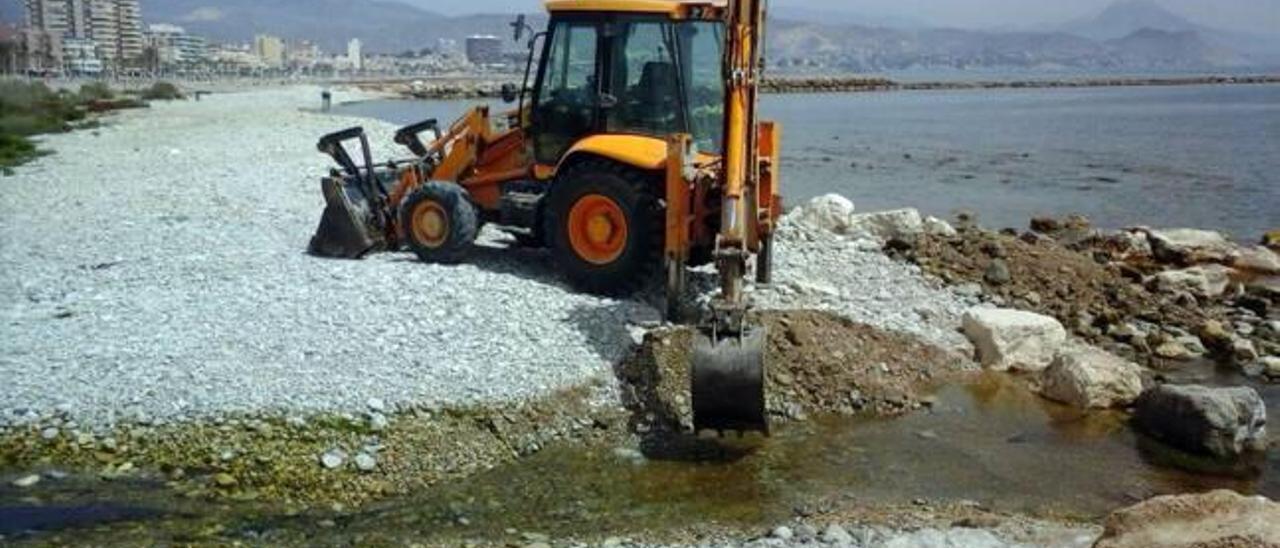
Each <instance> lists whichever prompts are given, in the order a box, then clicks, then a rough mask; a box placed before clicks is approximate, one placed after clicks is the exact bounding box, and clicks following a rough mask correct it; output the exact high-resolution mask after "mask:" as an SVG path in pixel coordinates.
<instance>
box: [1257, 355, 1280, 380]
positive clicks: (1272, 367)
mask: <svg viewBox="0 0 1280 548" xmlns="http://www.w3.org/2000/svg"><path fill="white" fill-rule="evenodd" d="M1258 363H1259V364H1260V365H1261V366H1262V371H1261V373H1262V374H1263V375H1266V376H1267V377H1269V378H1273V379H1275V378H1280V357H1277V356H1267V357H1265V358H1262V359H1260V360H1258Z"/></svg>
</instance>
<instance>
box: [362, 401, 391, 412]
mask: <svg viewBox="0 0 1280 548" xmlns="http://www.w3.org/2000/svg"><path fill="white" fill-rule="evenodd" d="M365 405H367V406H368V407H369V410H370V411H373V412H375V413H386V412H387V404H386V403H384V402H383V401H382V398H369V401H366V402H365Z"/></svg>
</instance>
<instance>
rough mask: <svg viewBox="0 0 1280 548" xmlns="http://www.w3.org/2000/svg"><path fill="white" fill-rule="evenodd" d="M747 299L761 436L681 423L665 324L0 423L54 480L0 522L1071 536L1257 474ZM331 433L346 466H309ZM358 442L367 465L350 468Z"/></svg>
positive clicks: (948, 358) (142, 539)
mask: <svg viewBox="0 0 1280 548" xmlns="http://www.w3.org/2000/svg"><path fill="white" fill-rule="evenodd" d="M758 319H759V321H760V322H762V323H763V324H765V325H767V326H768V329H769V344H768V359H769V363H770V365H771V369H770V371H769V374H768V381H767V382H768V391H767V393H768V394H769V399H768V409H769V413H770V416H771V419H772V420H773V422H774V423H775V424H776V425H778V427H777V428H776V429H775V432H774V433H773V436H772V437H770V438H767V439H766V438H760V437H747V438H744V439H738V438H736V437H733V436H730V437H728V438H715V437H696V436H693V435H691V434H688V433H687V432H688V423H689V419H690V417H689V402H688V395H687V387H688V373H687V370H686V369H685V367H687V352H688V348H689V342H690V339H691V337H692V331H691V330H689V329H687V328H660V329H655V330H652V331H650V332H649V333H648V334H647V336H646V337H645V338H644V340H643V342H641V343H640V344H638V345H637V346H636V347H635V349H634V351H633V352H632V353H631V354H630V355H629V356H628V357H627V358H626V359H625V360H623V361H622V362H621V363H619V364H618V365H617V367H616V368H615V376H616V379H610V380H609V381H600V382H598V383H594V384H591V385H587V386H581V387H578V388H575V389H572V390H567V391H563V392H560V393H558V394H556V395H554V396H552V397H548V398H544V399H541V400H537V401H532V402H528V403H524V404H519V405H512V406H505V407H490V408H472V409H419V410H415V411H411V412H407V413H403V414H401V415H399V416H397V417H395V418H393V419H392V420H390V421H389V423H388V424H387V425H386V426H385V427H384V428H373V427H371V426H370V425H369V424H368V423H367V421H364V420H362V419H351V418H341V417H330V418H313V419H310V420H308V421H306V422H305V423H299V422H297V421H283V420H281V421H276V420H266V419H261V418H258V419H254V418H242V419H226V420H223V421H220V423H211V424H203V425H188V426H183V427H174V428H154V429H153V428H145V429H142V430H139V429H138V428H140V427H135V428H134V429H124V430H121V431H119V432H118V434H117V436H116V437H115V438H114V441H113V442H112V443H110V444H109V445H110V446H109V447H103V446H101V445H100V444H95V445H94V446H92V447H89V446H83V445H80V444H78V443H76V441H75V440H68V439H59V440H55V441H50V440H44V439H42V438H41V436H40V433H39V432H36V431H31V432H26V433H20V434H14V435H10V436H8V437H7V438H6V439H5V440H4V441H3V445H2V446H0V447H2V451H3V453H2V454H3V459H4V461H3V462H4V467H5V469H21V470H39V471H41V472H43V473H44V474H45V475H44V477H46V478H58V479H46V480H45V481H43V482H42V483H41V484H39V485H38V486H37V487H36V488H34V489H32V488H27V489H22V490H19V489H17V488H15V487H12V486H9V485H6V486H5V487H0V498H2V499H3V500H19V499H21V500H24V501H25V504H24V505H23V507H22V508H8V509H5V510H4V512H5V513H6V514H7V515H6V519H5V520H3V521H4V522H5V523H6V526H5V530H4V531H0V534H4V535H8V536H9V538H8V539H7V540H26V541H30V542H33V543H35V544H64V543H68V542H70V543H76V542H79V541H87V540H89V539H92V540H93V541H94V542H97V543H107V544H115V543H120V544H150V543H155V542H169V541H178V542H189V543H194V544H227V543H234V542H265V543H270V544H276V545H279V544H285V545H305V544H311V543H315V542H324V543H343V542H350V543H355V544H358V545H364V544H369V543H374V544H407V543H413V542H417V543H421V544H424V545H457V544H465V543H474V544H478V545H509V544H510V543H515V544H517V545H521V544H536V543H537V542H538V541H540V540H541V539H547V540H551V539H555V541H556V542H563V541H566V540H568V539H573V540H574V541H585V542H601V541H603V540H605V537H620V536H625V537H628V538H642V539H645V541H646V542H664V543H666V542H676V543H680V542H695V541H705V540H706V539H716V538H727V539H733V538H742V537H743V536H744V535H748V536H749V535H750V534H751V533H750V532H751V531H759V530H761V528H764V527H768V526H770V525H771V524H774V523H779V522H783V521H787V520H791V519H803V520H806V521H807V522H812V523H814V524H820V523H823V522H839V521H845V522H847V521H848V520H854V521H856V522H857V523H866V524H883V525H892V526H893V527H895V528H904V527H906V528H914V527H926V526H943V527H946V526H949V525H953V524H960V525H962V526H965V527H983V528H1012V529H1017V530H1018V531H1022V534H1023V535H1024V536H1025V535H1031V536H1032V537H1035V535H1043V534H1047V533H1045V531H1046V530H1047V529H1049V528H1053V527H1064V528H1065V529H1064V530H1065V531H1067V532H1068V533H1071V534H1076V533H1078V531H1079V528H1081V527H1083V528H1085V529H1086V530H1087V528H1088V527H1089V525H1088V523H1090V522H1093V521H1096V520H1097V519H1099V518H1100V517H1101V516H1103V515H1105V514H1106V513H1107V512H1109V511H1110V510H1111V509H1113V508H1115V507H1117V506H1121V505H1126V504H1129V503H1132V502H1135V501H1137V500H1141V499H1144V498H1146V497H1148V496H1150V495H1154V494H1160V493H1167V492H1181V491H1183V490H1187V489H1205V488H1212V487H1229V488H1234V489H1237V490H1254V489H1262V490H1264V491H1265V490H1267V489H1271V490H1274V489H1273V488H1274V486H1272V488H1268V487H1266V486H1259V485H1258V483H1257V482H1256V476H1248V475H1246V476H1244V477H1230V476H1228V477H1205V476H1202V475H1195V474H1191V473H1186V472H1179V471H1177V470H1176V469H1175V468H1172V467H1167V466H1162V465H1161V464H1160V458H1161V453H1160V449H1158V448H1157V449H1154V450H1151V449H1147V450H1138V449H1135V448H1136V447H1139V446H1140V441H1141V440H1139V439H1138V438H1136V436H1135V435H1134V434H1132V433H1131V431H1130V429H1128V428H1127V427H1126V426H1125V417H1124V416H1123V414H1121V413H1112V412H1102V413H1083V412H1077V411H1072V410H1069V409H1067V408H1065V407H1059V406H1056V405H1054V404H1051V403H1048V402H1046V401H1044V400H1042V399H1040V398H1039V397H1037V396H1035V395H1033V394H1032V393H1031V392H1029V391H1028V390H1027V388H1026V386H1025V383H1024V381H1023V380H1021V379H1018V378H1015V377H1011V376H1006V375H1004V374H999V373H990V372H979V371H977V369H976V366H974V365H973V364H972V363H971V362H970V361H969V360H968V359H967V358H965V357H964V356H959V355H956V354H954V353H950V352H947V351H944V350H940V349H938V348H935V347H933V346H930V345H927V344H924V343H922V342H919V341H918V340H916V339H915V338H913V337H910V336H905V335H899V334H893V333H888V332H884V331H880V330H877V329H874V328H871V327H868V326H865V325H861V324H857V323H854V322H850V321H848V320H845V319H842V318H839V317H836V316H833V315H830V314H826V313H822V312H814V311H785V312H767V313H762V314H761V315H760V316H759V318H758ZM614 380H616V382H614ZM373 444H376V446H372V445H373ZM335 448H337V449H338V450H340V451H341V452H343V453H345V455H343V459H344V460H345V461H346V462H343V463H340V464H338V465H337V466H335V467H334V469H328V468H327V467H326V464H325V463H323V462H317V459H316V455H318V454H322V453H324V454H331V453H333V452H334V449H335ZM326 452H328V453H326ZM357 452H359V453H362V454H365V453H368V454H374V455H376V456H377V462H376V466H375V467H373V469H371V470H368V471H361V470H359V469H358V467H356V466H354V465H353V463H351V462H350V460H351V457H350V455H352V454H356V453H357ZM56 471H68V472H70V475H69V476H63V475H62V474H61V472H56ZM17 518H22V520H25V521H19V520H18V519H17ZM1038 520H1049V521H1047V522H1041V521H1038ZM1046 524H1049V525H1046ZM1060 524H1065V525H1060ZM24 525H26V527H24ZM30 528H35V529H41V528H44V529H45V532H35V533H31V532H26V531H25V529H30ZM765 530H767V529H765ZM744 531H746V533H744Z"/></svg>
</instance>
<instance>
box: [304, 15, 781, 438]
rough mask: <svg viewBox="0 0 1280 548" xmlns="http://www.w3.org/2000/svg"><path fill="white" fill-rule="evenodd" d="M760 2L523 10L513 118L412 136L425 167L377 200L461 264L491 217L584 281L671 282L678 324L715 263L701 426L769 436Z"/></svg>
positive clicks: (404, 227) (428, 255)
mask: <svg viewBox="0 0 1280 548" xmlns="http://www.w3.org/2000/svg"><path fill="white" fill-rule="evenodd" d="M763 2H764V0H728V1H725V0H702V1H680V0H549V1H548V2H547V3H546V7H547V11H548V13H549V20H548V23H547V27H546V30H545V31H543V32H533V29H531V28H530V27H529V25H528V23H527V21H526V19H525V18H523V17H521V18H519V19H517V20H516V22H515V23H513V25H512V26H513V28H514V29H515V37H516V40H517V41H519V40H521V39H522V38H524V37H525V36H526V32H533V34H532V38H530V39H529V41H528V48H529V62H528V63H527V65H526V70H525V77H524V83H523V84H522V85H521V86H519V87H518V88H516V87H513V86H504V89H503V96H504V99H507V100H508V101H509V102H512V103H517V105H516V109H515V110H514V111H513V112H510V113H507V114H505V115H503V119H502V120H500V121H499V122H505V124H504V123H494V122H495V120H492V119H491V116H490V112H489V109H488V107H483V106H481V107H476V108H474V109H472V110H471V111H470V112H469V113H468V114H466V115H465V116H463V117H462V118H460V119H459V120H458V121H457V122H455V123H454V124H453V125H452V126H451V127H450V128H449V129H448V131H444V132H441V133H437V135H436V138H435V139H434V140H433V141H432V142H430V143H418V144H417V146H415V147H413V148H412V149H411V150H412V151H413V153H414V155H415V157H416V158H417V159H418V163H417V164H415V165H414V169H413V170H406V171H404V173H408V174H409V175H407V176H404V177H401V180H400V184H398V185H397V186H396V187H395V188H394V189H392V190H390V191H389V192H388V193H387V199H386V200H385V202H386V208H387V209H388V211H387V215H384V216H383V217H382V218H385V219H389V221H388V222H389V223H390V225H391V226H390V228H386V229H385V231H388V232H389V233H390V234H391V237H390V238H389V239H393V240H395V241H397V242H401V243H403V244H404V246H405V247H407V248H408V249H409V250H411V251H413V252H415V253H416V254H417V255H418V257H419V258H421V259H422V260H423V261H427V262H443V263H452V262H459V261H463V260H465V258H466V252H467V250H468V248H469V247H470V246H471V244H472V241H473V240H474V239H475V237H476V234H477V232H478V230H479V227H480V226H481V225H484V224H488V225H490V226H494V227H497V228H499V229H501V230H504V231H507V232H510V233H511V234H513V235H514V236H515V237H516V239H517V240H518V241H519V242H521V243H523V244H525V245H530V246H544V247H546V248H548V250H549V251H550V255H551V257H552V259H553V260H554V261H555V263H556V264H557V266H558V268H559V269H560V271H561V272H563V274H564V275H565V277H566V278H567V279H568V281H569V282H571V283H572V284H573V285H574V286H575V287H577V288H580V289H582V290H584V291H587V292H592V293H598V294H605V295H630V294H633V293H636V292H639V291H642V290H645V289H646V288H649V287H651V286H653V285H657V284H660V283H661V284H664V285H665V289H666V295H667V303H668V305H667V309H668V315H669V316H670V317H671V318H672V319H678V320H683V319H684V318H683V316H684V314H683V310H684V309H685V307H683V306H682V305H681V303H682V301H683V300H684V296H685V276H686V271H687V269H688V267H690V266H698V265H704V264H709V263H714V264H715V265H716V268H717V271H718V272H719V275H720V286H721V289H720V293H719V295H718V296H716V298H715V299H714V301H713V302H712V304H711V306H710V310H709V311H707V312H706V313H704V314H703V315H702V317H701V318H698V319H697V321H698V325H699V327H700V336H699V337H697V338H696V340H697V343H696V347H695V348H694V349H693V352H692V353H691V355H693V356H694V363H693V364H692V374H691V379H692V380H691V389H692V396H693V398H692V399H693V411H694V413H693V415H694V416H693V423H694V426H695V429H697V430H704V429H706V430H716V431H721V432H724V431H732V430H736V431H767V429H768V425H767V421H766V417H765V406H764V349H763V345H764V341H765V336H764V333H763V330H762V329H761V328H757V327H753V326H751V325H749V314H747V307H748V303H747V302H746V297H745V295H744V294H743V285H744V280H745V277H746V276H747V275H748V271H749V266H750V265H751V260H752V259H753V258H754V265H755V272H756V276H757V278H758V279H759V280H760V281H764V282H767V281H768V278H769V273H770V267H769V265H770V262H771V252H770V250H771V245H770V242H771V241H772V234H773V228H774V226H775V224H776V221H777V219H778V216H779V214H780V212H781V201H780V198H779V185H778V181H777V169H778V159H779V147H778V135H779V130H778V128H777V126H776V125H775V124H773V123H771V122H761V121H759V120H757V117H756V102H757V91H758V86H759V82H760V77H761V76H760V68H761V65H762V63H761V56H760V45H761V42H762V40H761V37H762V35H763V23H764V20H765V14H764V4H763ZM535 60H536V61H535ZM413 174H418V176H417V177H415V176H413ZM331 194H334V195H338V193H332V192H331ZM330 205H331V207H337V208H344V207H348V206H346V205H345V204H344V203H343V202H342V201H341V200H336V201H335V200H331V201H330ZM330 217H332V218H339V219H347V218H357V217H358V218H375V216H370V215H365V216H356V215H336V214H335V215H330ZM322 229H323V225H322Z"/></svg>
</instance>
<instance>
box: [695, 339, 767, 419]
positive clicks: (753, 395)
mask: <svg viewBox="0 0 1280 548" xmlns="http://www.w3.org/2000/svg"><path fill="white" fill-rule="evenodd" d="M715 338H716V337H715V336H714V335H712V334H711V333H708V332H705V331H699V333H698V335H697V337H696V338H695V339H694V343H693V372H692V373H693V374H692V375H691V376H692V378H693V387H692V388H693V391H692V396H693V427H694V431H695V432H702V431H704V430H715V431H717V432H719V433H721V434H723V433H724V432H725V431H738V432H762V433H764V434H768V433H769V423H768V420H767V419H766V417H765V401H764V369H765V365H764V358H765V341H766V340H767V339H768V338H767V336H766V332H765V328H763V327H755V328H749V329H746V330H745V332H744V333H742V334H740V335H734V336H731V337H719V340H715Z"/></svg>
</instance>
